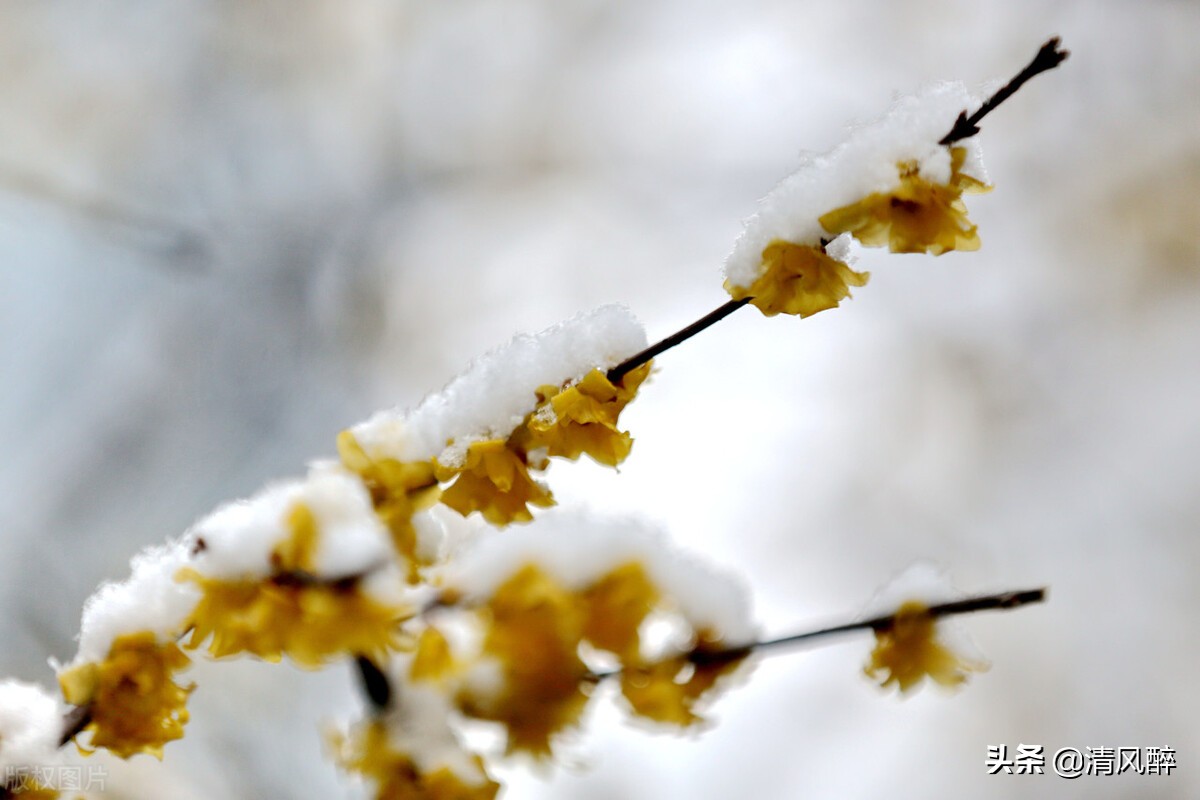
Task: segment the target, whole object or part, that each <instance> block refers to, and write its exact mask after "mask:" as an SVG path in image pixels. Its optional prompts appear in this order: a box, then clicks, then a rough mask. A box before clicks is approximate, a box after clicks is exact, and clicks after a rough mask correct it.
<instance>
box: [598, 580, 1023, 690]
mask: <svg viewBox="0 0 1200 800" xmlns="http://www.w3.org/2000/svg"><path fill="white" fill-rule="evenodd" d="M1045 599H1046V589H1045V588H1039V589H1025V590H1022V591H1015V592H1001V593H1000V594H989V595H984V596H982V597H971V598H967V599H966V600H955V601H953V602H949V603H939V604H937V605H933V606H930V607H929V608H928V609H926V611H925V613H926V614H928V615H929V616H931V617H949V616H955V615H957V614H972V613H974V612H976V611H1007V610H1009V609H1013V608H1018V607H1020V606H1024V605H1029V604H1030V603H1041V602H1044V601H1045ZM895 622H896V614H895V613H892V614H886V615H884V616H881V617H872V618H871V619H864V620H858V621H855V622H847V623H844V624H842V625H834V626H833V627H829V628H821V629H819V630H815V631H806V632H804V633H794V634H791V635H789V636H781V637H779V638H776V639H764V640H763V641H760V642H752V643H750V644H745V645H738V646H734V647H727V648H724V649H721V650H704V649H696V650H691V651H689V652H687V653H684V654H681V655H682V657H683V658H686V659H687V660H688V661H690V662H691V663H693V664H703V665H713V664H724V663H727V662H730V661H738V660H739V659H743V658H745V657H746V656H748V655H750V654H751V653H754V652H759V653H763V654H764V655H770V654H772V653H777V652H779V651H781V650H783V649H785V648H788V647H792V646H796V645H807V644H810V643H812V642H816V641H819V640H822V639H826V638H829V637H832V636H836V635H838V634H842V633H850V632H852V631H860V630H868V629H870V630H873V631H885V630H887V629H888V628H890V627H892V625H894V624H895ZM678 657H679V656H675V658H678ZM664 660H669V659H664ZM621 672H622V670H620V669H615V670H612V671H610V672H598V673H593V674H592V675H590V676H589V678H590V679H591V680H593V681H597V682H598V681H600V680H603V679H605V678H611V677H613V676H616V675H619V674H621Z"/></svg>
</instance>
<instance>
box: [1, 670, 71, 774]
mask: <svg viewBox="0 0 1200 800" xmlns="http://www.w3.org/2000/svg"><path fill="white" fill-rule="evenodd" d="M63 712H64V708H63V706H62V704H61V703H59V701H58V699H57V698H56V697H54V696H53V695H51V694H50V693H49V692H47V691H46V690H45V689H43V688H42V687H40V686H36V685H34V684H32V683H24V682H23V681H15V680H6V681H2V682H0V784H3V782H4V780H5V778H6V777H7V778H17V777H18V776H20V775H21V774H22V772H21V771H22V770H23V769H33V768H35V767H45V766H50V765H52V764H54V763H56V762H57V761H58V760H59V751H58V738H59V736H60V735H61V734H62V728H63ZM31 774H32V773H31Z"/></svg>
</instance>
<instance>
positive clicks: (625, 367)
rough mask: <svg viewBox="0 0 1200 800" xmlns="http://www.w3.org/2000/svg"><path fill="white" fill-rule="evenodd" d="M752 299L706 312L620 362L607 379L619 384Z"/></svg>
mask: <svg viewBox="0 0 1200 800" xmlns="http://www.w3.org/2000/svg"><path fill="white" fill-rule="evenodd" d="M753 299H754V298H752V297H746V298H743V299H741V300H730V301H729V302H728V303H726V304H725V305H723V306H721V307H720V308H717V309H714V310H712V311H710V312H708V313H707V314H705V315H704V316H703V317H701V318H700V319H698V320H696V321H695V322H693V323H692V324H691V325H688V326H687V327H686V328H684V329H683V330H680V331H677V332H676V333H673V334H671V335H670V336H668V337H667V338H665V339H663V340H662V341H661V342H658V343H657V344H652V345H650V346H649V347H647V348H646V349H645V350H643V351H642V352H640V353H638V354H637V355H634V356H631V357H630V358H627V359H625V360H624V361H622V362H621V363H620V364H617V365H616V366H615V367H613V368H612V369H610V370H609V371H608V379H609V380H610V381H611V382H613V383H617V382H619V381H620V380H621V379H622V378H624V377H625V375H626V373H628V372H631V371H632V370H635V369H637V368H638V367H640V366H641V365H642V364H645V363H646V362H647V361H649V360H650V359H652V358H654V357H655V356H657V355H659V354H660V353H664V352H666V351H667V350H670V349H671V348H672V347H674V346H675V345H677V344H679V343H680V342H685V341H687V340H688V339H690V338H692V337H693V336H695V335H696V334H697V333H699V332H700V331H702V330H704V329H705V328H708V327H710V326H712V325H715V324H716V323H718V322H720V321H721V320H723V319H725V318H726V317H728V316H729V315H730V314H732V313H733V312H735V311H737V310H738V309H739V308H741V307H742V306H744V305H746V304H747V303H749V302H750V301H751V300H753Z"/></svg>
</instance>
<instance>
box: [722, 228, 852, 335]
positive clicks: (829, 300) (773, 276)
mask: <svg viewBox="0 0 1200 800" xmlns="http://www.w3.org/2000/svg"><path fill="white" fill-rule="evenodd" d="M849 238H850V237H849V236H839V237H838V238H837V239H834V240H833V241H832V242H830V243H829V244H828V245H825V246H821V245H807V244H792V243H791V242H785V241H783V240H782V239H776V240H774V241H772V242H771V243H770V244H768V245H767V246H766V248H765V249H764V250H763V253H762V263H763V266H762V272H761V273H760V274H759V275H758V277H757V278H755V279H754V282H753V283H752V284H750V285H749V286H738V285H735V284H733V283H732V282H730V281H726V282H725V289H726V291H728V292H729V294H730V296H732V297H733V299H734V300H742V299H744V298H747V297H748V298H750V303H751V304H752V305H754V306H755V307H757V308H758V310H759V311H762V312H763V314H765V315H767V316H768V317H772V316H775V315H776V314H793V315H795V316H799V317H808V316H811V315H813V314H816V313H817V312H818V311H825V310H827V309H830V308H837V307H838V304H839V303H841V302H842V301H843V300H845V299H846V298H847V297H849V296H850V287H851V286H866V285H867V279H868V278H869V277H870V273H867V272H855V271H854V270H853V269H851V268H850V264H851V263H852V261H851V257H850V255H849V249H850V248H849Z"/></svg>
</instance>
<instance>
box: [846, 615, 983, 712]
mask: <svg viewBox="0 0 1200 800" xmlns="http://www.w3.org/2000/svg"><path fill="white" fill-rule="evenodd" d="M987 666H988V665H987V663H986V662H983V661H979V660H976V659H970V658H967V657H965V656H962V655H959V654H958V653H955V652H954V651H953V650H951V649H950V648H948V647H947V646H946V645H945V644H943V643H941V642H939V641H938V640H937V620H936V619H935V618H934V617H933V616H932V615H930V614H929V608H928V606H926V605H925V604H924V603H921V602H918V601H916V600H910V601H908V602H906V603H904V604H903V605H901V606H900V608H899V610H897V611H896V614H895V616H894V617H893V620H892V624H891V626H890V627H887V628H883V629H880V630H877V631H875V649H874V650H872V651H871V660H870V662H869V663H868V664H867V666H866V667H865V668H864V671H865V672H866V674H867V676H868V677H869V678H871V679H873V680H877V681H879V682H880V685H881V686H883V687H885V688H886V687H888V686H891V685H892V684H896V685H897V686H899V687H900V691H901V692H908V691H909V690H910V689H913V688H914V687H916V686H917V685H919V684H920V683H921V680H922V679H923V678H925V677H929V678H931V679H933V680H934V681H935V682H937V683H938V684H940V685H942V686H946V687H955V686H958V685H959V684H961V683H962V682H963V681H965V680H966V679H967V674H968V673H969V672H979V671H982V670H985V669H987Z"/></svg>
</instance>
